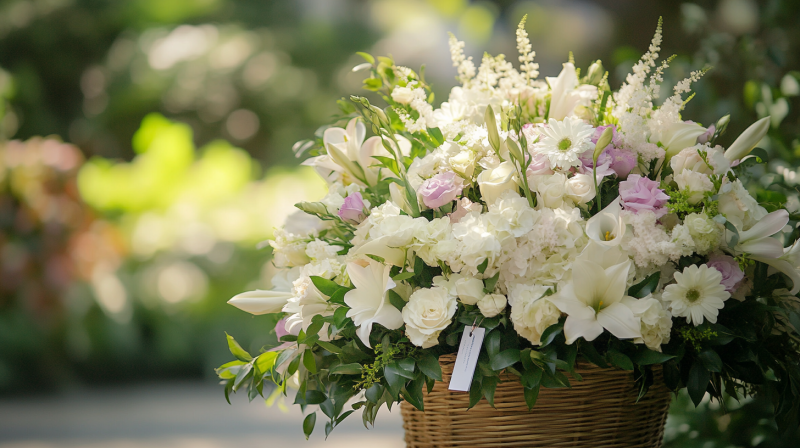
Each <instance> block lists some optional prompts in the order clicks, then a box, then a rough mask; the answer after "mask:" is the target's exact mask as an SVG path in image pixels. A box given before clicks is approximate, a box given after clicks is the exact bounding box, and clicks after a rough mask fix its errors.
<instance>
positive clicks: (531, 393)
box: [522, 384, 541, 410]
mask: <svg viewBox="0 0 800 448" xmlns="http://www.w3.org/2000/svg"><path fill="white" fill-rule="evenodd" d="M540 387H541V386H540V385H538V384H537V385H536V386H535V387H532V388H527V387H526V388H524V389H523V390H522V393H523V395H524V396H525V404H527V405H528V410H531V409H533V407H534V406H536V400H537V399H538V398H539V388H540Z"/></svg>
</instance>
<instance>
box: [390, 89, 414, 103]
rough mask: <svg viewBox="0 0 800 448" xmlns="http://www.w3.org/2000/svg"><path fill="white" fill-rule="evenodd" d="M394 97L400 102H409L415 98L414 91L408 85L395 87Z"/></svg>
mask: <svg viewBox="0 0 800 448" xmlns="http://www.w3.org/2000/svg"><path fill="white" fill-rule="evenodd" d="M392 99H393V100H395V101H397V102H398V103H400V104H408V103H410V102H411V101H412V100H413V99H414V91H413V90H411V89H410V88H408V87H395V88H394V90H392Z"/></svg>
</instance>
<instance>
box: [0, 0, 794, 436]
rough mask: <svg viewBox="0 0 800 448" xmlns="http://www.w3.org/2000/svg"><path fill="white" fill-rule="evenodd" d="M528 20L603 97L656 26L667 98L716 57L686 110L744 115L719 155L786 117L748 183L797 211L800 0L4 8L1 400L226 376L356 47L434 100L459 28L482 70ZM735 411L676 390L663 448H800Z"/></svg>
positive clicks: (445, 82) (86, 1)
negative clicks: (228, 341) (223, 369)
mask: <svg viewBox="0 0 800 448" xmlns="http://www.w3.org/2000/svg"><path fill="white" fill-rule="evenodd" d="M524 14H528V21H527V30H528V32H529V34H530V37H531V41H532V43H533V46H534V50H535V51H536V53H537V54H536V61H537V62H538V63H539V64H540V65H541V70H540V71H541V72H542V73H543V74H544V75H548V76H555V75H556V74H557V73H558V71H559V70H560V64H561V63H562V62H563V61H565V60H566V59H567V56H568V52H570V51H572V52H573V53H574V56H575V60H576V63H577V64H578V65H579V66H583V67H586V66H588V65H589V64H590V63H591V62H592V61H594V60H595V59H598V58H600V59H602V60H603V63H604V66H605V67H606V69H607V70H608V71H609V79H610V82H611V84H612V87H617V86H619V84H620V83H621V82H622V81H623V80H624V76H625V75H626V74H627V73H628V72H629V70H630V68H631V66H632V65H633V63H634V62H635V61H636V60H637V59H638V58H639V56H640V55H641V54H642V53H643V52H644V51H645V50H646V48H647V46H648V44H649V42H650V39H651V37H652V34H653V31H654V29H655V26H656V23H657V21H658V17H659V16H663V17H664V35H665V36H664V43H663V45H662V48H663V51H662V57H663V56H669V55H671V54H676V55H677V58H676V59H675V61H674V62H673V63H672V65H671V67H670V68H669V70H668V71H667V73H666V74H665V84H666V85H667V87H668V88H665V89H662V92H669V87H670V85H671V84H674V83H675V82H676V81H677V80H679V79H682V78H683V77H685V76H687V75H688V73H689V72H690V71H691V70H693V69H698V68H702V67H704V66H707V65H708V66H712V67H713V70H712V71H711V72H709V73H708V75H706V77H705V78H703V79H702V80H701V81H700V82H699V83H698V84H697V86H696V89H695V90H696V92H697V95H696V96H695V97H694V99H692V100H691V101H690V102H689V104H688V105H687V108H686V111H685V114H684V117H685V118H686V119H691V120H694V121H698V122H700V123H703V124H706V125H707V124H710V123H713V122H714V121H716V120H717V119H718V118H719V117H720V116H722V115H725V114H730V115H731V124H730V126H729V128H728V134H726V135H725V137H724V138H723V140H722V141H721V142H720V143H721V144H723V145H726V144H728V143H730V142H731V141H732V140H733V139H734V138H735V137H736V136H737V135H738V133H739V132H741V131H742V130H743V129H744V128H745V127H746V126H748V125H749V124H750V123H752V122H753V121H755V120H756V119H757V118H759V117H762V116H765V115H771V116H772V128H771V129H770V132H769V135H768V137H767V139H766V140H765V141H764V142H762V146H764V147H765V149H766V150H767V151H768V152H769V153H770V155H771V156H772V161H771V162H770V165H769V169H768V170H767V171H764V172H763V173H759V174H760V175H761V176H762V177H760V178H759V177H758V176H756V177H755V178H753V179H752V180H751V184H750V188H751V189H752V190H753V191H754V192H757V193H758V195H759V199H761V200H768V201H771V202H783V203H785V204H786V206H787V207H788V208H789V209H790V211H792V212H798V211H799V210H800V201H798V193H797V188H796V182H797V181H798V180H796V178H797V171H796V170H797V166H798V165H800V140H798V138H800V114H798V110H799V109H800V107H799V106H800V99H798V95H800V71H799V70H800V61H798V58H800V2H798V1H796V0H763V1H755V0H708V1H698V2H683V3H681V2H675V1H668V0H651V1H646V2H642V1H634V0H596V1H589V0H583V1H579V0H572V1H556V0H550V1H532V0H525V1H512V0H501V1H494V2H490V1H468V0H361V1H358V0H294V1H256V0H169V1H163V0H162V1H157V0H128V1H115V0H6V1H2V2H0V68H2V71H0V116H2V118H1V119H0V139H2V142H0V393H2V394H3V395H5V396H20V395H22V396H28V395H29V394H36V393H43V392H44V393H46V392H49V391H54V390H60V389H65V388H66V389H69V388H74V387H80V386H96V385H101V384H106V385H107V384H128V383H131V382H143V381H163V380H169V379H186V378H191V379H198V378H205V379H207V380H211V379H212V378H213V377H214V375H213V367H214V366H216V365H219V364H221V363H222V362H224V361H225V360H227V358H228V357H229V356H228V354H227V349H226V345H225V339H224V337H223V336H224V334H223V331H225V330H228V331H229V332H233V333H234V334H235V336H236V338H237V340H240V341H243V342H245V343H247V344H249V347H246V348H249V349H250V350H255V351H257V350H258V347H260V346H261V345H263V344H264V343H265V342H267V339H266V338H268V337H270V336H269V335H268V330H269V329H271V326H270V322H268V318H255V317H251V316H250V315H246V314H244V313H242V312H241V311H238V310H236V309H234V308H233V307H230V306H228V305H226V303H225V302H226V300H227V299H228V298H229V297H231V296H232V295H234V294H236V293H237V292H240V291H244V290H247V289H252V288H256V287H260V288H265V287H268V286H269V285H268V284H267V283H266V282H267V279H268V278H269V277H270V269H271V267H270V265H269V251H268V249H258V247H259V246H257V243H258V242H259V241H262V240H264V239H266V238H268V237H269V236H270V235H271V232H272V229H273V228H274V227H275V226H277V225H280V223H281V221H282V220H283V218H284V217H285V216H286V215H287V214H289V213H291V211H292V205H293V204H294V203H295V202H299V201H301V200H309V199H310V200H313V199H317V198H319V197H321V196H322V195H323V194H324V184H323V183H322V181H320V180H318V179H317V178H316V177H315V176H314V175H313V174H312V173H311V172H310V171H309V170H307V169H303V168H299V167H298V161H297V160H296V159H294V157H293V155H292V152H291V147H292V144H293V143H294V142H295V141H297V140H301V139H304V138H308V137H309V136H311V135H313V133H314V132H315V130H316V129H317V128H318V127H319V126H321V125H323V124H325V123H326V122H328V121H329V120H330V118H331V116H332V115H333V114H334V113H335V112H336V104H335V101H336V100H337V99H339V98H341V97H343V96H347V95H349V94H356V93H359V92H360V81H361V79H360V76H359V74H358V73H352V72H351V68H352V67H353V66H355V65H356V64H358V63H359V62H360V61H359V58H358V57H357V56H355V55H354V53H355V52H356V51H368V52H371V53H372V54H388V55H392V56H393V57H394V59H395V60H396V61H397V62H398V63H399V64H402V65H408V66H410V67H412V68H419V66H420V65H421V64H425V65H426V78H427V79H428V81H429V82H431V83H432V84H433V86H434V90H435V92H436V97H437V98H438V99H439V101H442V100H443V99H444V98H446V96H447V93H448V91H449V88H450V87H451V86H452V85H453V83H454V82H455V81H454V76H455V73H454V69H453V68H452V66H451V63H450V58H449V51H448V47H447V32H448V31H452V32H454V33H455V34H456V35H457V36H458V37H459V38H460V39H463V40H465V41H466V43H467V49H466V51H467V53H468V54H470V55H473V56H474V57H475V58H476V59H478V58H479V57H480V55H481V54H482V52H483V51H484V50H485V51H488V52H490V53H505V54H509V55H513V54H515V53H516V52H515V47H514V45H515V42H514V29H515V28H516V25H517V23H518V22H519V20H520V19H521V18H522V16H523V15H524ZM65 142H67V143H65ZM765 178H769V179H772V180H778V184H777V186H776V187H772V188H771V189H770V190H764V189H763V188H762V187H761V185H765V184H762V183H761V182H760V181H761V179H765ZM219 398H220V400H222V396H221V395H220V397H219ZM727 409H728V410H732V412H731V413H729V414H726V413H725V412H723V410H722V409H721V408H720V406H719V405H717V404H704V405H703V406H702V407H701V409H699V410H697V411H695V410H693V409H691V405H690V404H689V401H688V400H686V399H685V397H679V399H677V400H676V401H675V404H674V406H673V409H672V413H671V416H670V420H669V422H668V428H667V446H670V447H678V446H680V447H705V448H711V447H727V446H736V447H740V446H741V447H750V446H770V447H772V446H774V447H780V446H786V447H789V446H793V447H794V446H797V443H798V442H797V440H798V437H800V434H794V435H791V436H789V437H788V438H784V439H783V441H781V439H780V438H779V437H778V436H777V434H776V431H775V429H774V425H773V424H772V422H771V421H770V420H769V418H768V416H769V414H770V405H769V402H767V401H761V400H759V401H748V402H742V403H736V402H734V401H732V402H731V403H728V406H727Z"/></svg>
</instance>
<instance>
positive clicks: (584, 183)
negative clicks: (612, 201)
mask: <svg viewBox="0 0 800 448" xmlns="http://www.w3.org/2000/svg"><path fill="white" fill-rule="evenodd" d="M566 193H567V197H568V198H570V199H572V201H573V202H575V203H576V204H586V203H588V202H589V201H591V200H592V199H594V197H595V194H596V192H595V189H594V179H592V175H591V174H576V175H574V176H572V177H571V178H570V179H569V180H567V188H566Z"/></svg>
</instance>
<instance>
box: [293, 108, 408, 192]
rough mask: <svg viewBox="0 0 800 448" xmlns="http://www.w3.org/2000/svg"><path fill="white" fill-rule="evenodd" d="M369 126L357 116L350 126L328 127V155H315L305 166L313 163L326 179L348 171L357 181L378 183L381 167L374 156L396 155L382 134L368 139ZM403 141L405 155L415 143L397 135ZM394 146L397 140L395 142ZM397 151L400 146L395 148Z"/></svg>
mask: <svg viewBox="0 0 800 448" xmlns="http://www.w3.org/2000/svg"><path fill="white" fill-rule="evenodd" d="M366 132H367V131H366V127H365V126H364V124H363V123H361V122H360V121H359V119H358V118H354V119H352V120H350V122H349V123H347V127H346V128H344V129H343V128H336V127H332V128H328V129H326V130H325V133H324V134H323V136H322V142H323V144H324V146H325V150H326V151H327V152H328V154H325V155H321V156H317V157H312V158H310V159H308V160H306V161H305V162H303V165H309V166H313V167H315V168H316V169H317V171H319V172H320V174H322V176H323V177H325V178H326V179H327V178H329V177H330V176H329V175H328V174H329V173H330V172H331V171H335V172H340V173H344V174H347V175H348V176H350V177H351V178H352V179H353V180H354V181H356V182H358V183H360V184H364V185H375V183H377V181H378V178H379V175H380V172H381V169H380V168H378V167H374V165H375V164H376V160H375V159H373V158H372V157H373V156H384V157H392V154H391V153H390V152H389V151H388V150H387V149H386V148H385V147H384V146H383V142H382V141H381V138H380V137H377V136H375V137H370V138H369V139H367V141H364V137H365V136H366ZM396 137H397V140H398V143H399V144H400V148H399V151H400V153H401V154H403V155H408V154H410V151H411V142H409V141H408V140H406V139H405V138H403V137H402V136H396ZM391 146H392V147H393V148H394V146H395V145H394V143H391ZM395 151H397V149H396V148H395Z"/></svg>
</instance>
